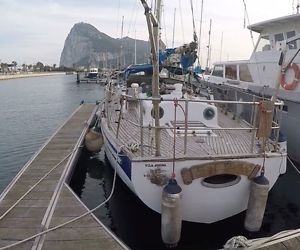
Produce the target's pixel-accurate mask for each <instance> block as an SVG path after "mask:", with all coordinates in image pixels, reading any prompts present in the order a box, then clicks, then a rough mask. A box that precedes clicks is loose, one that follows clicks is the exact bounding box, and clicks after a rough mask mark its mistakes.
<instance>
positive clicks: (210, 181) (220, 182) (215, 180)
mask: <svg viewBox="0 0 300 250" xmlns="http://www.w3.org/2000/svg"><path fill="white" fill-rule="evenodd" d="M240 180H241V177H240V176H238V175H234V174H219V175H213V176H209V177H206V178H204V179H203V180H202V181H201V183H202V185H203V186H206V187H210V188H224V187H230V186H233V185H235V184H237V183H239V181H240Z"/></svg>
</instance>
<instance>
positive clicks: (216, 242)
mask: <svg viewBox="0 0 300 250" xmlns="http://www.w3.org/2000/svg"><path fill="white" fill-rule="evenodd" d="M113 174H114V172H113V170H112V168H111V167H110V164H109V162H108V160H107V159H106V157H105V154H104V152H103V151H101V152H100V154H98V155H90V154H88V153H87V152H85V153H83V155H82V157H81V159H80V161H79V163H78V165H77V168H76V171H75V173H74V176H73V179H72V182H71V187H72V188H73V189H74V190H75V192H76V193H77V194H78V195H79V196H80V197H81V199H82V200H83V201H84V203H85V204H86V205H87V206H88V207H89V208H90V209H92V208H94V207H96V206H97V205H99V204H100V203H101V202H103V201H104V200H105V197H108V196H109V194H110V191H111V186H112V181H113ZM299 187H300V176H299V175H298V174H297V173H296V171H295V170H294V169H293V168H292V167H291V165H290V164H289V165H288V169H287V173H286V174H284V175H282V176H281V177H280V178H279V179H278V181H277V183H276V184H275V186H274V187H273V189H272V191H271V192H270V193H269V198H268V204H267V207H266V212H265V218H264V221H263V225H262V228H261V231H260V232H258V233H248V232H247V231H246V230H244V228H243V221H244V217H245V212H243V213H240V214H238V215H236V216H233V217H232V218H229V219H225V220H222V221H220V222H217V223H213V224H198V223H190V222H184V223H183V226H182V236H181V241H180V243H179V245H178V247H177V248H175V249H180V250H183V249H184V250H186V249H191V250H192V249H201V250H202V249H219V248H221V247H222V246H223V245H224V244H225V243H226V241H227V240H228V239H230V238H231V237H233V236H236V235H244V236H245V237H247V238H258V237H266V236H271V235H273V234H275V233H277V232H279V231H282V230H287V229H295V228H298V227H299V226H300V211H299V207H300V199H299V198H298V194H297V190H298V189H299ZM294 190H295V191H294ZM95 214H96V216H97V217H98V218H100V220H101V221H102V222H103V223H104V224H106V225H107V226H108V227H110V228H111V229H112V230H113V232H114V233H115V234H116V235H118V236H119V237H120V238H121V239H122V240H123V241H124V242H126V244H127V245H128V246H129V247H130V248H132V249H149V250H150V249H167V248H165V246H164V245H163V244H162V242H161V236H160V215H159V214H157V213H156V212H154V211H152V210H151V209H149V208H147V207H146V206H145V205H144V204H143V203H142V202H141V201H140V200H139V199H138V198H137V197H136V196H135V195H134V194H133V193H132V192H131V191H130V190H129V189H128V188H127V186H126V185H125V184H124V183H123V182H122V181H121V180H120V179H119V178H117V181H116V187H115V190H114V195H113V196H112V198H111V200H110V201H109V202H108V203H107V204H106V205H105V206H104V207H102V208H100V209H98V210H97V211H96V213H95Z"/></svg>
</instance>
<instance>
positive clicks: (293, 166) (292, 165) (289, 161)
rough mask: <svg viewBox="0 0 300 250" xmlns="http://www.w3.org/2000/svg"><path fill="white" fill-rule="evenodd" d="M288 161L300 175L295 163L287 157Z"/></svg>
mask: <svg viewBox="0 0 300 250" xmlns="http://www.w3.org/2000/svg"><path fill="white" fill-rule="evenodd" d="M287 159H288V161H289V162H290V163H291V164H292V167H293V168H294V169H295V170H296V172H297V173H298V174H299V175H300V170H299V169H298V168H297V167H296V165H295V164H294V162H292V160H291V158H290V157H289V156H288V155H287Z"/></svg>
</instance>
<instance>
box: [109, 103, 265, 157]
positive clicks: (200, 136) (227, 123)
mask: <svg viewBox="0 0 300 250" xmlns="http://www.w3.org/2000/svg"><path fill="white" fill-rule="evenodd" d="M119 103H120V102H119V101H112V102H111V105H113V107H111V109H112V110H120V105H119ZM136 105H137V104H136ZM136 105H135V104H131V105H129V109H128V111H126V112H123V113H122V119H121V121H120V126H119V140H120V144H121V145H130V144H132V143H136V144H138V145H140V138H141V129H140V128H139V127H138V126H136V125H134V124H140V123H139V115H138V111H137V110H138V109H137V107H136ZM119 113H120V112H110V114H111V117H110V124H111V130H112V132H113V133H117V127H118V122H117V121H118V119H119ZM133 123H134V124H133ZM218 123H219V126H220V128H231V129H228V130H218V129H211V130H210V129H209V128H205V127H203V126H202V125H201V124H197V123H194V124H189V125H192V128H189V135H188V136H187V149H186V154H184V121H177V122H176V127H179V129H178V130H177V135H178V133H181V136H176V157H177V158H180V157H182V158H197V159H198V158H201V159H205V158H207V159H210V158H216V157H219V158H226V157H231V158H232V157H233V156H236V157H241V156H243V157H254V156H255V155H256V156H257V155H258V154H259V152H260V146H259V145H258V140H257V139H254V140H253V145H254V146H253V152H252V150H251V149H252V146H251V141H252V137H253V132H254V131H253V130H252V131H251V128H250V126H249V125H247V124H246V123H245V122H243V121H239V120H238V119H233V115H232V114H231V113H227V114H225V113H224V112H222V111H221V109H220V108H218ZM161 126H162V125H161ZM172 127H173V126H172ZM172 127H171V126H170V128H167V129H162V130H161V157H162V158H171V157H172V154H173V144H174V137H173V134H174V129H173V128H172ZM232 128H237V129H232ZM240 128H249V129H245V130H239V129H240ZM168 130H169V131H168ZM201 131H202V132H201ZM203 131H204V132H203ZM207 131H208V132H207ZM143 137H144V159H145V157H146V158H147V157H149V158H150V157H152V156H153V155H154V129H153V128H152V129H149V128H143ZM128 151H129V152H128V153H129V155H130V156H131V158H132V160H136V159H138V158H139V157H140V154H141V151H140V149H139V150H137V151H134V152H132V151H130V150H128Z"/></svg>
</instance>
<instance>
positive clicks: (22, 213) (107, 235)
mask: <svg viewBox="0 0 300 250" xmlns="http://www.w3.org/2000/svg"><path fill="white" fill-rule="evenodd" d="M95 111H96V106H95V105H91V104H85V105H81V106H80V107H79V108H78V109H77V110H76V111H75V112H74V113H73V114H72V115H71V116H70V117H69V119H68V120H67V121H66V122H65V123H64V125H63V126H62V127H61V128H60V129H58V130H57V132H56V133H55V134H54V135H53V136H52V137H51V138H50V139H49V140H48V141H47V142H46V143H45V145H44V146H43V147H42V148H41V149H40V150H39V151H38V152H37V153H36V154H35V155H34V156H33V157H32V158H31V160H30V161H29V162H28V163H27V164H26V165H25V166H24V167H23V168H22V170H21V171H20V172H19V173H18V175H17V176H16V177H15V178H14V179H13V180H12V182H11V183H10V184H9V185H8V187H7V188H6V189H5V190H4V192H3V193H2V194H1V196H0V249H32V250H33V249H51V250H52V249H64V250H68V249H84V250H86V249H127V247H126V246H125V245H124V244H123V243H122V242H121V241H120V240H118V239H117V238H116V236H114V235H113V234H112V233H111V232H110V231H109V230H108V229H107V228H106V227H105V226H104V225H103V224H102V223H101V222H100V221H99V220H98V219H97V218H96V217H95V216H94V215H93V214H89V215H87V216H85V217H82V218H80V219H79V220H77V221H74V222H72V223H70V224H67V225H65V226H63V227H61V228H58V229H56V230H53V231H50V232H47V233H45V234H43V233H42V232H43V231H45V230H48V229H51V228H53V227H55V226H57V225H59V224H62V223H64V222H67V221H70V220H71V219H74V218H76V217H78V216H80V215H82V214H84V213H86V212H87V211H88V209H87V207H86V206H85V205H84V204H83V203H82V202H81V201H80V200H79V198H78V197H77V196H76V194H74V193H73V191H72V190H71V189H70V188H69V186H68V184H67V182H68V179H69V178H70V175H71V173H72V168H73V166H74V165H75V163H76V161H77V158H78V157H79V154H80V149H81V145H82V142H83V139H84V136H85V134H86V132H87V130H88V126H89V122H90V121H91V118H92V116H93V115H94V113H95ZM37 234H38V236H36V235H37ZM32 236H36V237H32ZM25 239H26V241H24V240H25ZM21 241H24V242H22V243H20V242H21ZM15 243H16V244H18V245H15V246H11V247H8V246H9V245H12V244H15Z"/></svg>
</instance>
